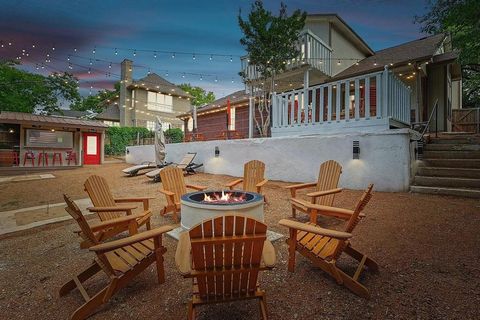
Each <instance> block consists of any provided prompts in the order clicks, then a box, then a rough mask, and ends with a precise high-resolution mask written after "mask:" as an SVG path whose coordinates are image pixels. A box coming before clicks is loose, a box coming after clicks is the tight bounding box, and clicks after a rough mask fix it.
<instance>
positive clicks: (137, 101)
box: [102, 60, 191, 130]
mask: <svg viewBox="0 0 480 320" xmlns="http://www.w3.org/2000/svg"><path fill="white" fill-rule="evenodd" d="M132 70H133V69H132V61H130V60H123V62H122V64H121V81H120V97H119V101H118V109H119V122H120V126H122V127H145V128H148V129H150V130H154V129H155V121H156V120H155V119H156V117H157V116H158V117H159V118H160V120H161V121H162V123H163V124H164V128H165V129H168V128H181V129H182V130H183V121H181V120H179V119H178V118H176V116H177V115H179V114H183V113H185V112H187V111H189V110H190V109H191V105H190V98H191V96H190V95H189V94H188V93H186V92H185V91H183V90H182V89H181V88H179V87H177V86H176V85H174V84H173V83H171V82H168V81H167V80H165V79H164V78H162V77H160V76H159V75H157V74H155V73H151V74H149V75H147V76H146V77H144V78H142V79H140V80H133V79H132ZM115 102H116V101H113V104H114V105H115ZM112 108H113V107H112ZM110 111H111V112H110ZM110 111H109V112H108V113H111V114H114V113H115V110H110ZM102 115H103V116H107V115H106V114H104V113H102ZM110 121H113V118H112V119H111V120H110Z"/></svg>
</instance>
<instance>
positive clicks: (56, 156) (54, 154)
mask: <svg viewBox="0 0 480 320" xmlns="http://www.w3.org/2000/svg"><path fill="white" fill-rule="evenodd" d="M57 158H58V161H59V162H60V165H62V166H63V162H62V153H61V152H54V153H53V157H52V166H54V165H55V162H56V160H57Z"/></svg>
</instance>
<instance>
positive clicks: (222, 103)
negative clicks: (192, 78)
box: [177, 90, 249, 118]
mask: <svg viewBox="0 0 480 320" xmlns="http://www.w3.org/2000/svg"><path fill="white" fill-rule="evenodd" d="M248 98H249V95H248V94H247V93H246V92H245V90H239V91H235V92H233V93H231V94H229V95H227V96H224V97H222V98H219V99H217V100H215V101H213V102H212V103H209V104H206V105H204V106H202V107H199V108H198V109H197V115H199V114H202V113H205V112H208V111H213V110H217V109H222V108H225V107H226V106H227V101H228V100H230V104H231V105H235V104H239V103H241V102H245V100H248ZM191 114H192V112H191V111H189V112H186V113H184V114H181V115H179V116H177V118H185V117H188V116H191Z"/></svg>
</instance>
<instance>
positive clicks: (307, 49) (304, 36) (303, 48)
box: [241, 30, 332, 81]
mask: <svg viewBox="0 0 480 320" xmlns="http://www.w3.org/2000/svg"><path fill="white" fill-rule="evenodd" d="M298 50H299V51H300V54H299V55H298V57H297V58H294V59H291V60H288V61H286V66H287V68H286V69H287V70H290V69H294V68H298V67H301V66H304V65H309V66H311V67H314V68H315V69H317V70H320V71H321V72H323V73H324V74H326V75H328V76H331V75H332V63H331V59H332V49H331V48H330V47H329V46H328V45H327V44H325V42H323V41H322V39H320V38H319V37H318V36H316V35H315V34H314V33H313V32H312V31H310V30H306V31H303V32H302V33H301V34H300V36H299V38H298ZM241 64H242V72H243V73H244V74H245V79H246V80H247V81H251V80H257V79H260V78H261V74H260V72H259V71H258V69H257V67H256V66H255V65H253V64H251V63H250V60H249V57H248V56H244V57H242V58H241Z"/></svg>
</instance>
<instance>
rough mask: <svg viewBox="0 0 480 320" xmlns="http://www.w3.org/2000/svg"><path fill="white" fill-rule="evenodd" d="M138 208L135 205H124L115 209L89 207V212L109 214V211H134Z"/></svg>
mask: <svg viewBox="0 0 480 320" xmlns="http://www.w3.org/2000/svg"><path fill="white" fill-rule="evenodd" d="M136 208H137V206H134V205H122V206H115V207H88V208H87V210H88V211H91V212H108V211H115V212H117V211H132V210H133V209H136Z"/></svg>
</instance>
